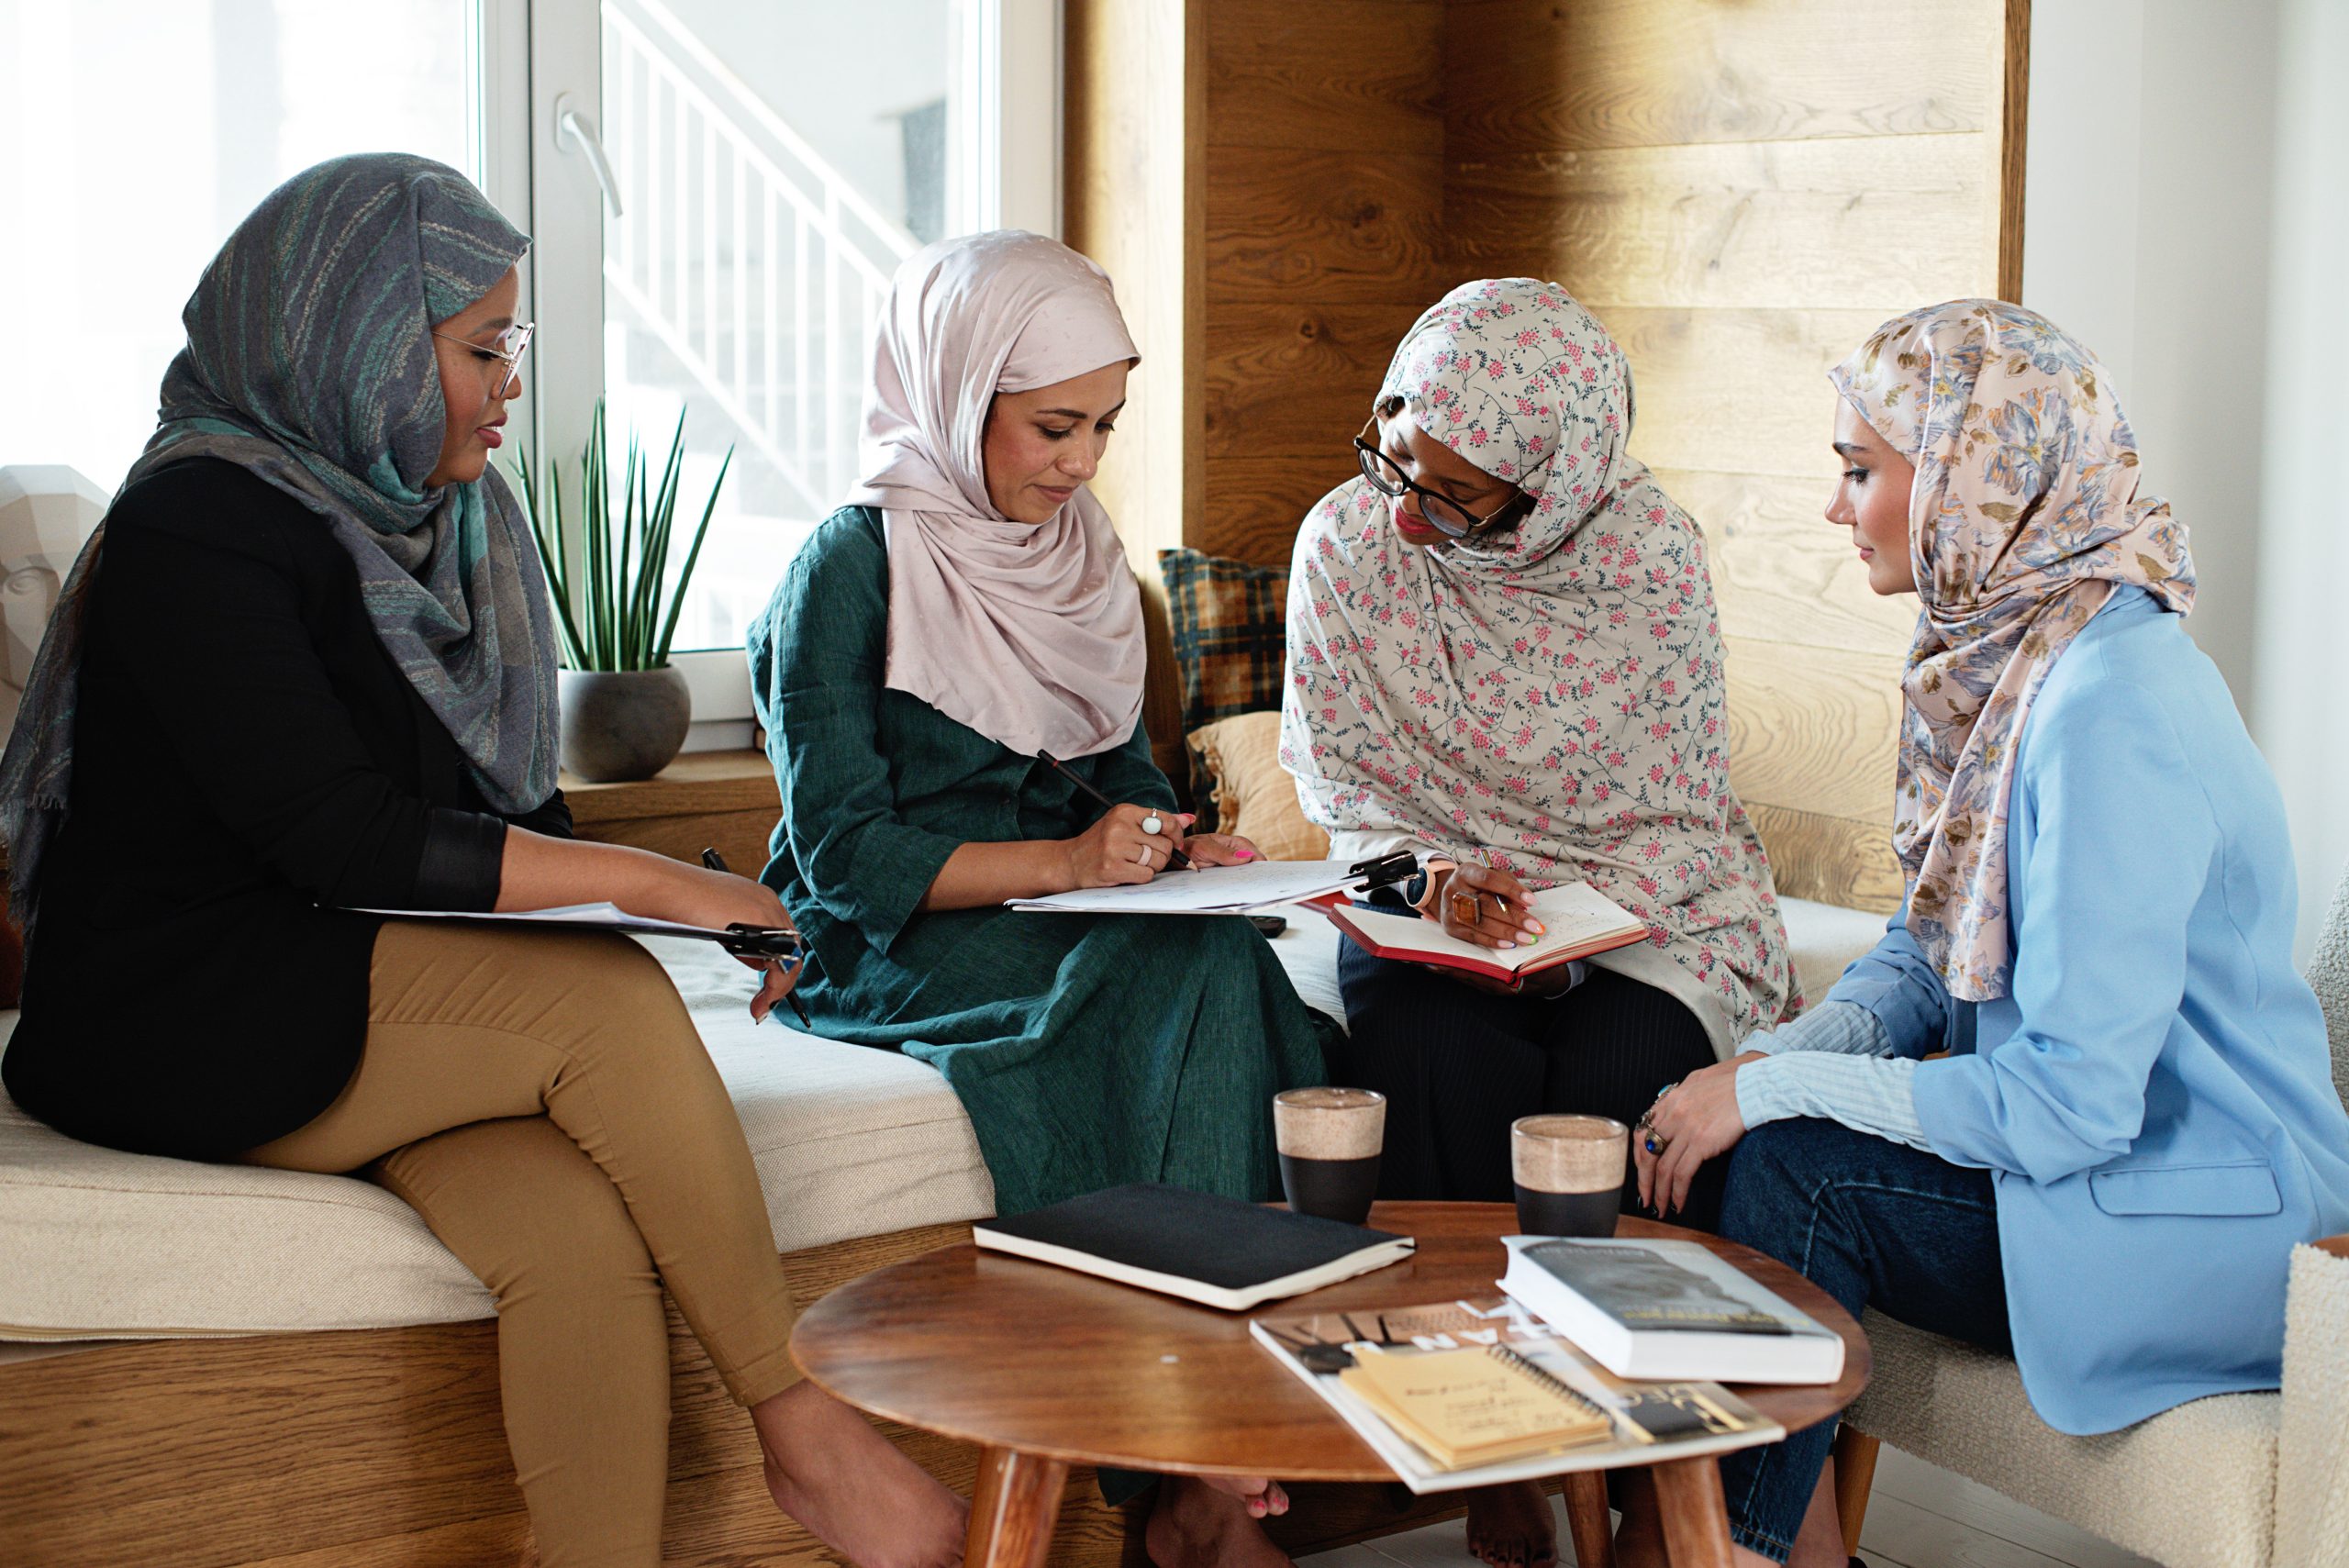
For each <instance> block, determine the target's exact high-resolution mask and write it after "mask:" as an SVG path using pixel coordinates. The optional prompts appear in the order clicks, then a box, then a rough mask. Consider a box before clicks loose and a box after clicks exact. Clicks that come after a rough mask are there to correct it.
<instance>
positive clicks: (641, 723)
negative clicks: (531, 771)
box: [555, 664, 694, 784]
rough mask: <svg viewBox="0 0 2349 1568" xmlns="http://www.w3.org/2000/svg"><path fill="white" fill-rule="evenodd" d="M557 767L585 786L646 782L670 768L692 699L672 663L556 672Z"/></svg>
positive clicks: (687, 723) (691, 712) (689, 716)
mask: <svg viewBox="0 0 2349 1568" xmlns="http://www.w3.org/2000/svg"><path fill="white" fill-rule="evenodd" d="M555 676H556V681H557V683H558V685H557V690H558V692H559V693H560V695H561V696H562V765H563V766H564V767H566V768H568V769H570V770H571V771H572V772H573V773H576V774H577V775H578V776H579V777H581V778H583V779H585V780H586V781H587V782H588V783H590V784H623V783H626V782H627V781H629V780H630V779H649V778H651V776H652V775H653V774H655V773H659V772H660V771H661V770H662V769H663V768H665V767H667V766H668V765H669V762H670V760H671V759H672V758H674V757H675V756H676V754H677V749H678V748H679V747H681V746H683V745H684V744H685V730H686V728H687V727H688V726H690V725H691V724H692V723H693V721H694V700H693V695H692V694H691V693H690V692H688V691H687V690H686V689H685V676H683V675H682V674H679V673H677V671H676V669H675V667H674V666H673V665H667V664H664V665H662V667H661V668H660V669H658V670H559V671H557V672H556V673H555Z"/></svg>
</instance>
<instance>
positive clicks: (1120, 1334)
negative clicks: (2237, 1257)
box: [791, 1203, 1870, 1481]
mask: <svg viewBox="0 0 2349 1568" xmlns="http://www.w3.org/2000/svg"><path fill="white" fill-rule="evenodd" d="M1370 1223H1371V1224H1372V1225H1374V1226H1375V1227H1377V1228H1378V1229H1383V1230H1391V1231H1396V1232H1398V1233H1400V1234H1403V1235H1407V1236H1412V1237H1416V1238H1417V1239H1418V1240H1419V1251H1417V1253H1416V1254H1414V1255H1413V1256H1412V1257H1411V1258H1410V1259H1408V1261H1406V1262H1400V1263H1397V1264H1394V1265H1392V1266H1390V1267H1387V1268H1384V1269H1379V1270H1376V1271H1375V1272H1374V1273H1367V1274H1362V1275H1359V1276H1357V1277H1356V1278H1353V1279H1350V1280H1344V1281H1341V1282H1340V1283H1339V1284H1333V1285H1330V1286H1328V1287H1326V1288H1324V1289H1321V1290H1317V1291H1313V1292H1310V1293H1308V1294H1307V1295H1304V1296H1293V1297H1291V1298H1289V1299H1288V1300H1286V1301H1278V1302H1266V1303H1264V1305H1263V1306H1261V1307H1254V1308H1252V1309H1251V1310H1250V1311H1247V1312H1220V1311H1218V1310H1216V1309H1214V1308H1212V1307H1199V1306H1195V1305H1194V1304H1192V1303H1190V1302H1187V1301H1182V1300H1178V1299H1177V1298H1175V1297H1174V1296H1161V1295H1158V1294H1157V1293H1155V1292H1153V1291H1147V1290H1140V1289H1136V1288H1134V1287H1132V1286H1130V1285H1122V1284H1115V1283H1113V1282H1111V1281H1108V1280H1104V1279H1097V1278H1096V1277H1094V1276H1093V1275H1091V1274H1082V1273H1075V1272H1074V1271H1073V1270H1069V1269H1063V1268H1056V1267H1054V1266H1052V1264H1049V1263H1038V1262H1030V1261H1028V1260H1027V1259H1024V1258H1015V1257H1009V1256H1007V1255H1006V1254H1004V1253H1001V1252H987V1251H980V1250H979V1249H978V1248H977V1247H975V1246H973V1245H971V1244H970V1243H968V1242H965V1243H963V1244H962V1245H960V1246H953V1247H943V1248H941V1249H939V1250H938V1251H934V1252H928V1253H925V1254H923V1255H922V1256H921V1257H918V1258H914V1259H910V1260H908V1261H907V1262H902V1263H898V1264H896V1265H895V1266H893V1267H890V1268H885V1269H881V1270H878V1271H876V1272H875V1273H870V1274H867V1275H865V1276H864V1277H863V1279H859V1280H855V1281H852V1282H851V1283H850V1284H845V1285H842V1286H841V1288H840V1289H838V1290H835V1291H833V1292H832V1293H831V1294H830V1295H829V1296H825V1297H824V1298H823V1299H822V1300H820V1301H818V1302H817V1303H816V1304H815V1305H814V1306H813V1307H809V1308H808V1309H807V1312H806V1313H805V1314H804V1315H803V1316H802V1317H801V1318H800V1319H799V1326H798V1328H797V1329H796V1331H795V1332H794V1333H793V1334H792V1337H791V1348H792V1353H793V1354H794V1356H796V1358H797V1360H798V1362H799V1365H800V1367H801V1368H802V1369H803V1370H804V1371H805V1372H806V1373H807V1375H808V1376H809V1377H810V1378H812V1379H814V1380H815V1382H816V1383H817V1384H818V1385H821V1386H822V1387H824V1388H825V1389H827V1390H829V1392H831V1393H832V1394H834V1395H836V1396H839V1397H840V1398H841V1399H844V1400H846V1401H847V1402H848V1403H850V1404H852V1405H854V1406H856V1407H859V1408H860V1409H863V1410H868V1411H871V1412H872V1413H873V1414H874V1415H876V1416H882V1417H885V1418H888V1419H890V1420H894V1421H898V1422H902V1423H903V1424H905V1425H907V1426H909V1427H916V1428H919V1429H923V1430H926V1431H931V1432H937V1433H941V1434H942V1435H944V1436H947V1437H951V1438H956V1439H959V1440H963V1441H965V1442H971V1443H976V1444H979V1445H981V1446H982V1447H987V1448H1002V1449H1010V1450H1014V1451H1018V1452H1021V1453H1028V1454H1035V1455H1040V1456H1045V1457H1049V1458H1053V1459H1062V1460H1068V1461H1071V1462H1075V1463H1080V1464H1105V1465H1114V1466H1118V1467H1119V1468H1123V1469H1129V1470H1149V1471H1161V1472H1172V1473H1182V1474H1205V1475H1276V1476H1279V1477H1280V1478H1281V1479H1283V1480H1287V1481H1389V1480H1392V1479H1394V1473H1393V1472H1392V1471H1390V1470H1389V1469H1388V1468H1387V1466H1386V1462H1384V1461H1382V1460H1381V1459H1380V1458H1379V1457H1378V1455H1377V1454H1376V1453H1375V1452H1374V1451H1372V1450H1371V1449H1370V1447H1369V1446H1368V1445H1367V1444H1365V1443H1364V1441H1363V1440H1361V1439H1360V1438H1358V1437H1356V1436H1355V1435H1354V1434H1353V1429H1350V1428H1349V1427H1348V1426H1347V1425H1346V1424H1345V1422H1344V1421H1343V1420H1342V1419H1341V1418H1339V1416H1338V1414H1337V1413H1336V1412H1335V1411H1333V1410H1331V1409H1330V1407H1328V1406H1327V1405H1325V1404H1323V1403H1322V1402H1321V1400H1320V1398H1319V1396H1317V1395H1316V1394H1314V1393H1313V1391H1312V1390H1311V1389H1309V1388H1308V1387H1307V1386H1306V1385H1305V1384H1304V1383H1303V1382H1302V1381H1301V1380H1300V1379H1299V1378H1297V1375H1296V1374H1295V1373H1291V1372H1289V1371H1288V1370H1287V1369H1286V1368H1285V1367H1283V1366H1282V1365H1280V1364H1279V1363H1278V1362H1275V1360H1274V1359H1273V1357H1272V1355H1271V1354H1270V1353H1269V1352H1268V1351H1265V1350H1264V1348H1263V1347H1262V1346H1261V1345H1259V1344H1257V1343H1256V1341H1255V1340H1252V1338H1251V1337H1250V1336H1249V1332H1248V1321H1249V1319H1250V1318H1252V1317H1262V1316H1264V1315H1266V1314H1270V1313H1306V1312H1330V1311H1360V1310H1364V1309H1367V1310H1370V1311H1380V1310H1387V1309H1392V1308H1394V1307H1408V1306H1414V1305H1419V1304H1422V1303H1427V1302H1436V1301H1452V1300H1456V1299H1459V1298H1462V1297H1469V1298H1482V1297H1488V1296H1496V1295H1497V1294H1498V1292H1497V1288H1496V1285H1495V1283H1494V1282H1495V1281H1497V1280H1498V1279H1499V1278H1500V1275H1501V1273H1502V1270H1503V1268H1504V1267H1505V1265H1506V1260H1507V1251H1506V1249H1504V1248H1503V1247H1502V1246H1501V1243H1500V1238H1501V1237H1503V1236H1506V1235H1512V1234H1514V1233H1515V1232H1516V1229H1517V1222H1516V1212H1515V1210H1514V1209H1513V1207H1511V1206H1509V1205H1508V1204H1476V1203H1383V1204H1380V1205H1378V1206H1377V1207H1375V1209H1373V1210H1372V1211H1371V1216H1370ZM1617 1234H1618V1235H1621V1236H1632V1237H1642V1236H1643V1237H1656V1238H1669V1239H1676V1240H1691V1241H1701V1242H1703V1243H1704V1244H1705V1245H1707V1246H1708V1247H1710V1248H1711V1249H1712V1250H1713V1251H1715V1252H1717V1253H1719V1254H1720V1255H1721V1256H1722V1257H1724V1258H1727V1259H1729V1260H1730V1261H1731V1262H1734V1263H1736V1264H1737V1265H1738V1266H1739V1267H1740V1268H1742V1269H1744V1270H1745V1271H1747V1272H1748V1273H1751V1274H1753V1276H1754V1277H1755V1278H1756V1279H1758V1280H1760V1281H1761V1282H1762V1283H1763V1284H1765V1285H1767V1286H1769V1287H1770V1288H1771V1289H1772V1290H1775V1291H1776V1292H1777V1293H1778V1294H1779V1295H1780V1296H1784V1297H1786V1298H1787V1300H1788V1301H1790V1302H1792V1303H1793V1304H1794V1305H1795V1306H1797V1307H1800V1308H1801V1309H1802V1310H1803V1311H1805V1312H1808V1313H1809V1314H1810V1315H1811V1316H1812V1317H1813V1318H1817V1319H1819V1321H1820V1322H1821V1323H1823V1324H1825V1325H1827V1326H1828V1327H1829V1328H1831V1329H1834V1330H1835V1331H1836V1332H1837V1333H1839V1334H1841V1335H1842V1337H1843V1375H1842V1377H1841V1378H1839V1379H1837V1380H1836V1381H1835V1382H1834V1383H1831V1384H1821V1385H1808V1386H1792V1387H1789V1386H1766V1385H1756V1384H1740V1385H1732V1386H1733V1387H1734V1388H1735V1390H1736V1392H1737V1394H1738V1395H1739V1396H1741V1397H1742V1398H1743V1399H1744V1400H1745V1401H1746V1402H1747V1403H1748V1404H1750V1405H1752V1406H1753V1407H1755V1408H1756V1409H1758V1410H1760V1411H1761V1412H1763V1413H1764V1414H1765V1415H1766V1416H1768V1417H1769V1418H1771V1419H1773V1420H1775V1421H1777V1422H1778V1423H1780V1424H1781V1425H1782V1426H1784V1427H1785V1428H1786V1429H1787V1430H1788V1431H1790V1432H1791V1431H1798V1430H1800V1429H1803V1428H1804V1427H1808V1426H1809V1425H1811V1424H1812V1423H1813V1422H1816V1421H1820V1420H1824V1419H1825V1418H1828V1417H1830V1416H1832V1415H1834V1414H1836V1413H1837V1412H1839V1411H1841V1410H1842V1408H1843V1407H1845V1406H1846V1405H1848V1404H1850V1403H1851V1402H1852V1401H1853V1400H1854V1399H1855V1398H1857V1397H1858V1396H1859V1394H1860V1391H1861V1390H1862V1389H1863V1388H1865V1387H1866V1386H1867V1381H1868V1373H1869V1368H1870V1359H1869V1354H1868V1342H1867V1339H1866V1337H1865V1335H1863V1334H1862V1333H1861V1332H1860V1326H1859V1325H1858V1324H1857V1323H1854V1321H1853V1320H1852V1318H1851V1316H1850V1314H1848V1313H1846V1312H1845V1311H1844V1310H1843V1309H1842V1307H1838V1306H1837V1305H1836V1304H1835V1302H1834V1301H1833V1300H1832V1299H1831V1297H1829V1296H1828V1295H1827V1294H1826V1293H1825V1292H1824V1291H1822V1290H1820V1288H1819V1287H1818V1286H1817V1285H1814V1284H1811V1283H1810V1282H1809V1280H1807V1279H1804V1278H1803V1277H1802V1276H1801V1275H1799V1274H1798V1273H1795V1272H1794V1271H1793V1270H1792V1269H1789V1268H1787V1266H1786V1265H1785V1264H1783V1263H1779V1262H1775V1261H1773V1260H1771V1259H1769V1258H1765V1257H1764V1256H1763V1255H1762V1254H1760V1253H1759V1252H1756V1251H1753V1250H1752V1249H1751V1248H1747V1247H1741V1246H1739V1245H1737V1244H1736V1243H1734V1242H1731V1241H1724V1240H1720V1238H1718V1237H1713V1236H1707V1235H1703V1234H1701V1233H1699V1232H1697V1231H1692V1230H1684V1229H1680V1228H1679V1227H1677V1226H1672V1225H1662V1224H1658V1223H1655V1222H1653V1221H1652V1220H1643V1219H1638V1218H1632V1217H1631V1216H1629V1215H1626V1216H1625V1217H1624V1218H1623V1219H1622V1222H1621V1226H1620V1229H1619V1230H1618V1232H1617Z"/></svg>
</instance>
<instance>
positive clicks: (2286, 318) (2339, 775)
mask: <svg viewBox="0 0 2349 1568" xmlns="http://www.w3.org/2000/svg"><path fill="white" fill-rule="evenodd" d="M2280 9H2281V11H2282V13H2283V17H2282V22H2283V25H2282V27H2281V28H2279V34H2280V43H2281V50H2280V53H2281V59H2282V69H2281V70H2280V71H2279V72H2278V73H2277V93H2276V106H2277V116H2276V124H2277V138H2276V151H2277V159H2276V186H2275V189H2276V228H2275V238H2276V243H2275V266H2274V270H2273V271H2272V272H2271V273H2270V281H2269V295H2268V332H2267V342H2268V366H2267V375H2268V381H2267V427H2266V432H2265V439H2264V440H2263V441H2262V442H2261V444H2260V446H2259V447H2258V448H2257V449H2255V450H2254V451H2250V452H2246V453H2244V454H2243V460H2244V462H2245V465H2246V466H2248V465H2249V463H2250V462H2253V461H2256V462H2259V463H2260V464H2261V466H2262V467H2263V468H2264V470H2265V474H2264V483H2263V485H2262V490H2261V496H2262V505H2261V527H2260V543H2261V550H2260V562H2259V582H2258V624H2257V626H2256V628H2254V631H2255V636H2254V643H2253V648H2254V662H2253V671H2254V691H2255V693H2256V703H2255V706H2254V711H2255V712H2256V713H2257V715H2258V722H2257V726H2256V728H2255V729H2254V734H2256V735H2257V736H2258V738H2259V743H2260V745H2261V747H2262V748H2263V749H2264V750H2265V751H2266V753H2267V757H2268V760H2269V761H2270V762H2273V763H2274V764H2275V766H2276V774H2277V782H2278V783H2279V784H2282V785H2283V788H2284V804H2285V807H2286V809H2288V811H2290V813H2291V814H2292V832H2293V837H2294V840H2295V841H2296V843H2297V845H2298V847H2299V856H2300V910H2301V917H2300V939H2301V941H2302V943H2303V947H2304V949H2305V944H2306V943H2307V941H2308V940H2309V939H2310V934H2311V933H2312V932H2313V931H2314V929H2316V923H2317V921H2318V920H2319V919H2321V917H2322V914H2323V910H2324V907H2325V905H2326V903H2327V902H2328V900H2329V897H2330V895H2331V891H2332V879H2333V878H2334V877H2336V876H2338V875H2339V874H2340V873H2341V870H2342V866H2343V862H2349V810H2343V806H2344V805H2349V687H2344V681H2349V606H2344V605H2343V587H2344V584H2349V477H2344V475H2343V470H2342V457H2343V452H2344V450H2349V412H2344V408H2349V403H2345V402H2344V397H2343V367H2344V366H2349V314H2344V313H2343V297H2342V296H2343V285H2344V284H2349V95H2343V90H2342V83H2343V82H2349V3H2344V0H2285V3H2284V4H2283V6H2281V7H2280Z"/></svg>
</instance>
